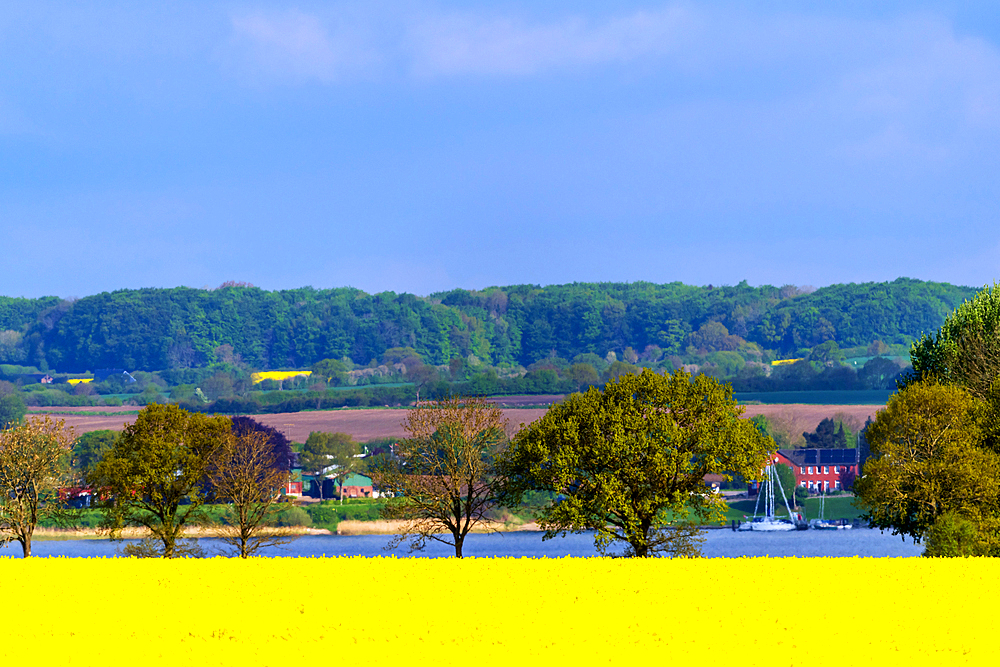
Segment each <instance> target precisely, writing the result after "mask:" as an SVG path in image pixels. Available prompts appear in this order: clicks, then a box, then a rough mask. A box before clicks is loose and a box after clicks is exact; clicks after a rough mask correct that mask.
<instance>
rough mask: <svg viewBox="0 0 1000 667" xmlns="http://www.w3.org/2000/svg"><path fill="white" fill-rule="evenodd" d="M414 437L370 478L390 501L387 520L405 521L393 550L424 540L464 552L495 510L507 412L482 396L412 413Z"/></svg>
mask: <svg viewBox="0 0 1000 667" xmlns="http://www.w3.org/2000/svg"><path fill="white" fill-rule="evenodd" d="M403 428H404V429H405V430H406V432H407V433H408V434H409V437H408V438H406V439H405V440H402V441H401V442H399V443H398V444H397V445H396V446H395V451H394V453H393V454H392V455H388V456H382V457H380V459H379V460H378V461H377V462H376V463H375V464H373V465H372V467H371V469H370V472H371V475H372V479H373V480H374V482H375V485H376V486H377V487H378V488H379V489H380V491H381V492H383V493H387V494H390V495H391V496H393V497H392V498H391V499H390V500H389V501H388V502H387V503H386V505H385V507H384V508H383V510H382V517H383V518H385V519H390V520H402V521H403V522H404V524H403V527H402V530H401V532H400V534H399V535H397V536H396V537H395V538H393V539H392V541H391V542H390V543H389V547H388V548H395V547H396V546H398V545H399V544H400V543H402V542H404V541H409V547H410V550H411V551H412V550H418V549H423V548H424V547H425V546H426V543H427V540H436V541H438V542H442V543H444V544H447V545H449V546H453V547H454V548H455V556H456V557H458V558H461V557H462V547H463V545H464V543H465V538H466V536H467V535H468V534H469V532H470V531H471V530H472V529H473V528H474V527H476V526H477V525H480V526H481V525H484V524H485V525H488V524H487V523H486V520H487V514H488V513H489V512H490V510H492V509H493V508H495V507H497V506H498V500H497V497H496V493H495V492H494V489H495V488H496V485H497V484H498V483H499V482H500V481H502V480H500V479H498V477H497V469H496V465H495V463H496V457H497V456H498V455H499V454H500V453H501V452H502V451H503V449H504V448H505V447H506V445H507V441H508V438H507V433H506V429H507V421H506V419H505V418H504V416H503V411H502V410H501V409H500V408H498V407H497V406H496V405H493V404H491V403H489V402H487V401H486V400H485V399H483V398H462V397H453V398H449V399H445V400H441V401H435V402H430V403H424V404H421V405H418V406H417V407H415V408H414V409H412V410H410V412H409V413H408V414H407V416H406V419H405V420H404V422H403Z"/></svg>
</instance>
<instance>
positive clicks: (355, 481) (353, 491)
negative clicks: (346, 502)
mask: <svg viewBox="0 0 1000 667" xmlns="http://www.w3.org/2000/svg"><path fill="white" fill-rule="evenodd" d="M343 484H344V489H343V492H344V495H343V496H341V497H343V498H371V497H372V478H371V477H367V476H366V475H358V474H353V475H348V476H347V478H346V479H344V481H343ZM337 494H338V495H339V494H340V489H339V488H338V489H337Z"/></svg>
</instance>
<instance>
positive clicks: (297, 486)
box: [282, 468, 302, 498]
mask: <svg viewBox="0 0 1000 667" xmlns="http://www.w3.org/2000/svg"><path fill="white" fill-rule="evenodd" d="M282 491H283V493H284V494H285V495H286V496H288V497H289V498H300V497H301V496H302V468H292V469H291V471H290V474H289V476H288V483H287V484H285V487H284V489H282Z"/></svg>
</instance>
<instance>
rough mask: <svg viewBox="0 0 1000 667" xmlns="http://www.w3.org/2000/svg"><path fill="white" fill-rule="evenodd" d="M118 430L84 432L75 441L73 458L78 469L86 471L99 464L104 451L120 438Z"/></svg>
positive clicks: (82, 471)
mask: <svg viewBox="0 0 1000 667" xmlns="http://www.w3.org/2000/svg"><path fill="white" fill-rule="evenodd" d="M118 435H119V432H118V431H111V430H108V429H104V430H100V431H90V432H88V433H84V434H83V435H81V436H80V437H79V438H77V439H76V440H75V441H74V442H73V458H74V459H75V463H76V467H77V469H78V470H79V471H80V472H81V473H83V474H84V475H86V473H87V472H88V471H89V470H90V469H92V468H93V467H94V466H95V465H97V463H98V461H100V460H101V458H102V457H103V456H104V452H106V451H108V450H109V449H111V448H112V447H114V444H115V441H116V440H118Z"/></svg>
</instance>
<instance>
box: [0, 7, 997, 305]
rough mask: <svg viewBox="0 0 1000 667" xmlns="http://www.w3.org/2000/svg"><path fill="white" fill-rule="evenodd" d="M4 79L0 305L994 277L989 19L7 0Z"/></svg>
mask: <svg viewBox="0 0 1000 667" xmlns="http://www.w3.org/2000/svg"><path fill="white" fill-rule="evenodd" d="M539 5H543V7H542V8H540V7H539ZM872 5H877V6H872ZM0 59H2V62H3V63H4V66H3V67H2V68H0V248H2V252H3V257H4V267H5V270H4V271H3V273H2V274H0V276H2V277H0V294H4V295H8V296H39V295H43V294H55V295H59V296H64V297H70V296H85V295H87V294H93V293H96V292H100V291H104V290H113V289H119V288H124V287H172V286H177V285H188V286H192V287H203V286H212V287H214V286H217V285H218V284H220V283H221V282H223V281H226V280H240V281H247V282H251V283H253V284H255V285H258V286H261V287H264V288H267V289H281V288H289V287H299V286H304V285H313V286H315V287H339V286H348V285H350V286H355V287H359V288H361V289H365V290H367V291H382V290H394V291H397V292H402V291H407V292H413V293H417V294H428V293H431V292H433V291H437V290H444V289H450V288H453V287H465V288H470V289H474V288H482V287H487V286H490V285H503V284H513V283H541V284H551V283H565V282H573V281H636V280H647V281H653V282H670V281H675V280H679V281H683V282H686V283H691V284H702V285H704V284H709V283H712V284H716V285H719V284H735V283H737V282H739V281H740V280H743V279H746V280H748V281H749V282H750V283H751V284H754V285H758V284H764V283H770V284H776V285H781V284H786V283H792V284H797V285H814V286H822V285H827V284H831V283H838V282H861V281H870V280H892V279H895V278H897V277H899V276H908V277H914V278H921V279H927V280H941V281H948V282H953V283H960V284H965V285H982V284H985V283H988V282H989V283H992V282H993V281H994V280H995V279H997V278H998V277H1000V276H998V273H1000V271H998V264H1000V261H998V260H1000V234H998V233H997V229H998V228H1000V224H998V222H1000V220H998V202H1000V164H998V162H1000V19H998V18H997V12H996V11H995V7H992V6H991V5H989V4H987V3H985V2H982V3H976V2H971V3H965V4H963V5H962V7H960V8H955V7H951V6H949V5H948V4H946V3H932V2H927V3H920V2H907V3H901V2H900V3H893V2H885V3H869V2H837V3H830V2H780V1H775V2H751V1H744V2H731V3H728V2H711V3H708V2H706V3H694V2H681V3H672V2H667V3H661V2H644V3H630V2H620V3H613V2H558V1H556V2H546V3H537V2H502V1H499V2H422V1H412V2H382V1H380V0H367V1H366V2H363V3H359V2H346V3H339V2H315V3H310V2H300V3H285V2H258V3H241V2H222V3H213V2H210V1H206V0H199V1H198V2H188V3H186V2H172V3H145V2H143V3H140V2H135V3H129V2H99V3H87V2H72V3H69V2H66V3H50V2H33V3H8V2H4V3H3V4H2V11H0Z"/></svg>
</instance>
